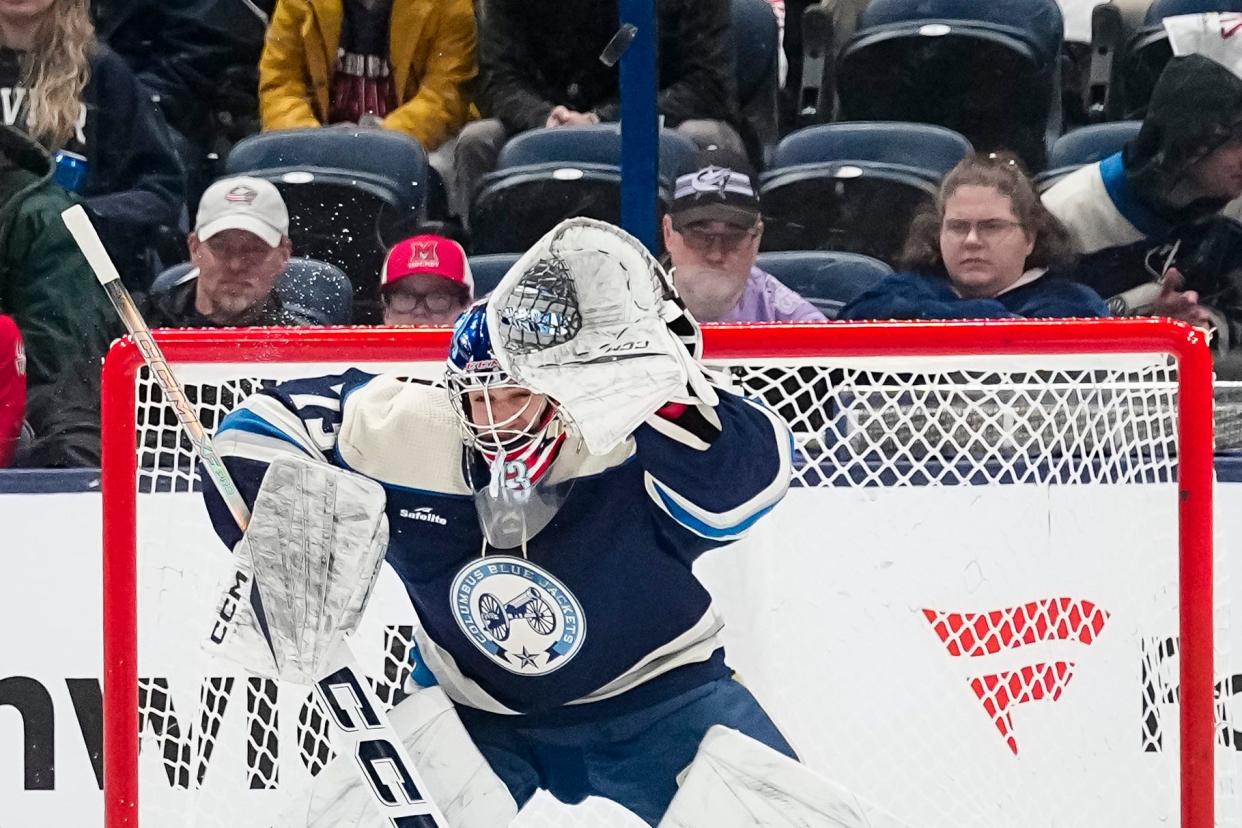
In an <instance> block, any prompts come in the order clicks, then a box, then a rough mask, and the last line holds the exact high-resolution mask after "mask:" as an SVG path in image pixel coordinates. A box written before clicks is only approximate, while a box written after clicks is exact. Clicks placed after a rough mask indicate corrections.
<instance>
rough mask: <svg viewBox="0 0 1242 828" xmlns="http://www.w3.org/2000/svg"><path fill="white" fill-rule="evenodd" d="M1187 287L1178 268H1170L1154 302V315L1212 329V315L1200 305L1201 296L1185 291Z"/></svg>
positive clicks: (1152, 311) (1161, 281)
mask: <svg viewBox="0 0 1242 828" xmlns="http://www.w3.org/2000/svg"><path fill="white" fill-rule="evenodd" d="M1185 286H1186V280H1185V279H1184V278H1183V277H1182V274H1181V273H1179V272H1178V271H1177V268H1175V267H1171V268H1169V269H1168V270H1167V271H1166V272H1165V274H1164V278H1162V279H1161V280H1160V293H1159V295H1157V296H1156V299H1155V301H1154V302H1152V306H1151V313H1152V315H1153V316H1167V317H1169V318H1170V319H1177V320H1180V321H1182V322H1188V323H1190V324H1191V325H1194V326H1195V327H1198V328H1208V327H1211V323H1212V315H1211V314H1210V313H1209V312H1208V310H1207V308H1205V307H1203V306H1202V305H1200V304H1199V294H1198V293H1196V292H1195V291H1193V290H1183V288H1184V287H1185Z"/></svg>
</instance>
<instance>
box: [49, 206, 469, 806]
mask: <svg viewBox="0 0 1242 828" xmlns="http://www.w3.org/2000/svg"><path fill="white" fill-rule="evenodd" d="M61 219H62V220H63V221H64V223H65V227H66V228H68V230H69V233H70V234H71V235H72V236H73V238H74V241H75V242H77V245H78V248H79V249H80V250H81V251H82V255H83V256H84V257H85V258H86V262H87V264H88V265H90V268H91V270H92V271H93V272H94V273H95V277H96V278H97V279H98V280H99V283H100V285H102V286H103V289H104V290H105V291H106V292H107V294H108V299H109V300H111V302H112V305H113V306H114V307H115V308H116V312H117V314H118V315H119V316H120V318H121V321H122V322H123V323H124V324H125V327H126V329H127V330H128V331H129V333H130V336H131V337H132V338H133V341H134V343H135V344H136V345H137V346H138V349H139V351H140V352H141V354H142V358H143V360H144V361H145V362H146V364H147V366H148V367H149V368H150V370H151V373H152V375H154V377H155V380H156V382H157V383H158V384H159V387H160V390H161V391H162V392H163V394H164V397H165V399H166V400H167V401H168V403H169V405H171V406H172V407H173V410H174V411H175V412H176V414H177V420H178V422H179V423H180V424H181V426H182V427H183V428H184V429H185V431H186V434H187V435H188V436H189V438H190V442H191V443H192V444H193V446H194V449H195V451H197V452H198V456H199V457H200V458H201V459H202V461H203V467H204V468H205V469H206V470H207V473H208V474H209V475H210V476H211V480H212V482H213V483H214V484H215V486H216V489H217V491H218V492H219V493H220V496H221V498H222V499H223V500H224V502H225V504H227V506H228V508H229V511H230V512H231V513H232V515H233V518H234V520H236V522H237V525H238V527H239V528H240V529H241V530H242V531H243V532H245V530H246V527H247V526H248V525H249V523H250V509H249V507H248V506H247V505H246V502H245V500H244V499H243V498H242V496H241V493H240V492H239V491H238V490H237V486H236V485H235V484H234V483H233V480H232V478H231V477H230V475H229V472H228V469H227V468H226V467H225V465H224V462H223V461H222V460H221V459H220V456H219V455H218V454H217V453H216V451H215V448H214V446H213V445H212V441H211V437H210V436H209V435H208V434H207V430H206V429H205V428H203V425H202V423H201V422H199V420H198V417H197V415H196V414H195V412H194V409H193V408H192V407H191V405H190V403H189V400H187V399H186V396H185V392H184V390H183V389H182V387H181V384H180V383H179V382H178V381H177V378H176V376H175V375H174V374H173V372H172V367H171V366H170V365H169V364H168V361H167V360H166V359H165V358H164V355H163V353H162V352H161V351H160V348H159V345H158V344H157V343H156V342H155V339H154V337H152V335H151V329H150V328H149V327H148V326H147V323H146V320H144V319H143V318H142V314H141V313H139V311H138V308H137V307H136V306H135V305H134V300H133V298H132V297H131V296H130V295H129V291H128V290H127V289H126V288H125V285H124V284H123V283H122V282H121V277H120V274H119V273H118V272H117V269H116V265H115V264H113V262H112V259H111V257H110V256H109V255H108V253H107V251H106V250H105V249H104V246H103V242H102V241H101V240H100V238H99V234H98V233H96V232H95V227H94V225H92V224H91V220H90V218H89V217H88V216H87V214H86V211H85V210H84V209H83V208H82V207H81V205H74V206H73V207H70V208H69V209H68V210H65V211H64V212H63V213H61ZM234 582H235V583H237V584H244V583H247V582H251V576H250V575H249V573H247V572H245V571H244V570H243V569H240V568H239V569H238V570H237V572H236V573H235V575H234ZM251 601H252V604H253V605H254V608H255V611H256V618H257V619H259V621H260V625H261V626H265V625H264V624H263V621H262V614H261V613H262V607H261V605H259V603H258V600H257V595H256V594H255V592H254V589H253V586H252V591H251ZM213 640H214V639H213ZM221 640H223V636H221ZM327 669H328V673H327V675H326V676H323V677H321V678H319V679H317V680H316V682H315V685H314V687H315V693H316V695H317V696H318V697H319V700H320V702H321V703H322V704H323V707H324V709H325V711H327V713H328V716H329V717H330V718H331V719H332V721H333V722H334V723H335V724H336V725H337V728H338V730H339V731H340V733H341V734H342V736H343V739H342V740H341V741H342V742H343V744H341V745H339V747H341V748H343V749H344V750H347V751H349V752H352V753H353V756H354V758H355V760H356V765H357V768H358V772H359V773H360V774H361V775H362V778H363V781H364V782H365V783H366V786H367V788H368V789H369V790H370V791H371V793H372V802H373V803H374V804H375V807H376V809H377V811H378V813H379V814H380V815H381V816H382V817H383V818H384V819H385V821H386V822H387V824H390V825H392V826H394V828H447V826H448V822H447V821H446V820H445V819H444V816H443V814H442V813H441V811H440V809H439V808H438V807H436V805H435V804H434V803H433V802H431V801H430V800H429V799H428V798H427V797H426V796H425V795H424V794H423V791H426V790H427V788H426V786H425V785H424V784H423V780H422V779H421V777H420V776H419V774H418V771H417V769H416V768H415V766H414V763H413V762H412V761H411V760H410V757H409V756H408V755H407V754H406V750H405V746H404V745H403V744H402V742H401V739H400V737H399V736H398V735H397V733H396V731H395V729H394V728H393V726H392V724H391V723H390V722H389V720H388V717H387V715H385V714H384V712H383V707H382V705H381V703H380V701H379V699H378V698H377V696H376V694H375V691H374V689H372V687H371V685H370V683H369V682H368V681H367V679H366V678H365V676H364V675H363V673H362V670H361V669H360V668H359V667H358V666H357V665H356V664H355V663H354V659H353V655H352V653H351V652H350V649H349V645H348V643H346V642H345V641H344V639H342V640H341V641H340V642H339V644H338V645H337V648H336V650H335V652H334V654H333V657H332V658H330V659H329V662H328V668H327ZM128 804H129V806H130V807H133V808H136V806H137V803H136V802H132V803H128Z"/></svg>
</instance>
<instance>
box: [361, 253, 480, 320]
mask: <svg viewBox="0 0 1242 828" xmlns="http://www.w3.org/2000/svg"><path fill="white" fill-rule="evenodd" d="M380 297H381V299H382V300H383V303H384V324H385V325H452V324H453V323H454V322H456V321H457V317H458V316H460V315H461V314H462V312H463V311H465V310H466V308H468V307H470V303H471V302H473V301H474V277H473V276H471V274H470V263H469V262H468V261H466V251H465V250H463V249H462V247H461V245H460V244H458V243H457V242H455V241H453V240H452V239H446V238H444V237H443V236H431V235H425V236H414V237H412V238H408V239H406V240H405V241H402V242H398V243H397V245H396V246H395V247H393V249H392V250H390V251H389V252H388V257H387V258H386V259H385V260H384V269H383V270H382V271H381V272H380Z"/></svg>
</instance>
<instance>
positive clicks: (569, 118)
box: [547, 106, 599, 127]
mask: <svg viewBox="0 0 1242 828" xmlns="http://www.w3.org/2000/svg"><path fill="white" fill-rule="evenodd" d="M598 123H599V116H598V115H596V114H595V113H594V112H575V111H574V110H572V109H570V108H569V107H567V106H557V107H553V108H552V111H551V112H550V113H549V114H548V123H547V126H548V127H560V126H588V125H590V124H598Z"/></svg>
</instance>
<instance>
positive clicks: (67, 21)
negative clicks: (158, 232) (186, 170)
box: [0, 0, 185, 286]
mask: <svg viewBox="0 0 1242 828" xmlns="http://www.w3.org/2000/svg"><path fill="white" fill-rule="evenodd" d="M0 96H2V97H3V100H4V104H5V105H4V107H3V113H2V114H3V122H4V124H5V125H6V126H17V127H19V128H21V129H24V130H25V131H27V132H28V133H30V134H31V135H32V136H34V138H35V139H36V140H38V141H39V143H41V144H42V145H43V146H44V147H45V148H47V150H48V151H49V152H52V153H53V154H56V153H60V152H62V151H63V152H64V153H67V156H65V158H64V159H63V160H62V162H61V163H62V164H65V165H69V166H66V168H65V169H64V170H62V176H61V177H60V178H59V181H60V183H61V184H62V185H64V186H66V187H67V188H68V189H71V190H74V191H76V192H78V193H80V194H81V195H82V196H83V197H84V198H85V200H86V205H87V207H89V208H90V211H91V213H92V215H93V217H94V218H95V223H96V226H97V227H98V228H99V231H100V235H101V236H103V238H104V241H105V243H107V245H108V247H109V250H110V251H111V253H112V255H113V257H114V258H116V259H117V262H118V265H119V266H120V267H121V268H122V271H123V272H124V273H125V275H126V277H127V281H130V282H131V284H134V283H137V284H138V286H142V282H143V281H144V279H145V272H144V271H143V270H142V267H141V265H140V264H139V260H140V259H141V257H142V253H143V251H145V249H146V246H147V241H148V240H149V239H150V237H151V232H152V230H153V229H154V228H155V227H157V226H160V225H173V224H175V223H176V221H177V216H178V214H179V212H180V209H181V204H182V200H183V199H184V190H185V181H184V174H183V172H182V169H181V165H180V162H179V161H178V159H177V155H176V152H175V151H174V149H173V146H172V141H171V138H170V135H169V131H168V126H167V125H166V124H165V122H164V119H163V117H162V116H161V115H160V113H159V110H158V109H157V108H156V106H155V104H154V103H153V102H152V100H151V96H150V94H149V93H148V92H147V91H146V90H145V89H143V88H142V86H141V85H140V84H139V83H138V81H137V79H136V78H135V77H134V74H133V73H132V72H131V71H130V70H129V67H127V66H126V65H125V61H123V60H122V59H121V58H120V57H118V56H117V54H116V53H115V52H113V51H112V50H111V49H109V48H108V47H107V46H104V45H102V44H99V43H97V42H96V40H95V34H94V29H93V27H92V26H91V21H90V15H89V12H88V9H87V0H26V1H25V2H18V3H14V2H0Z"/></svg>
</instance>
